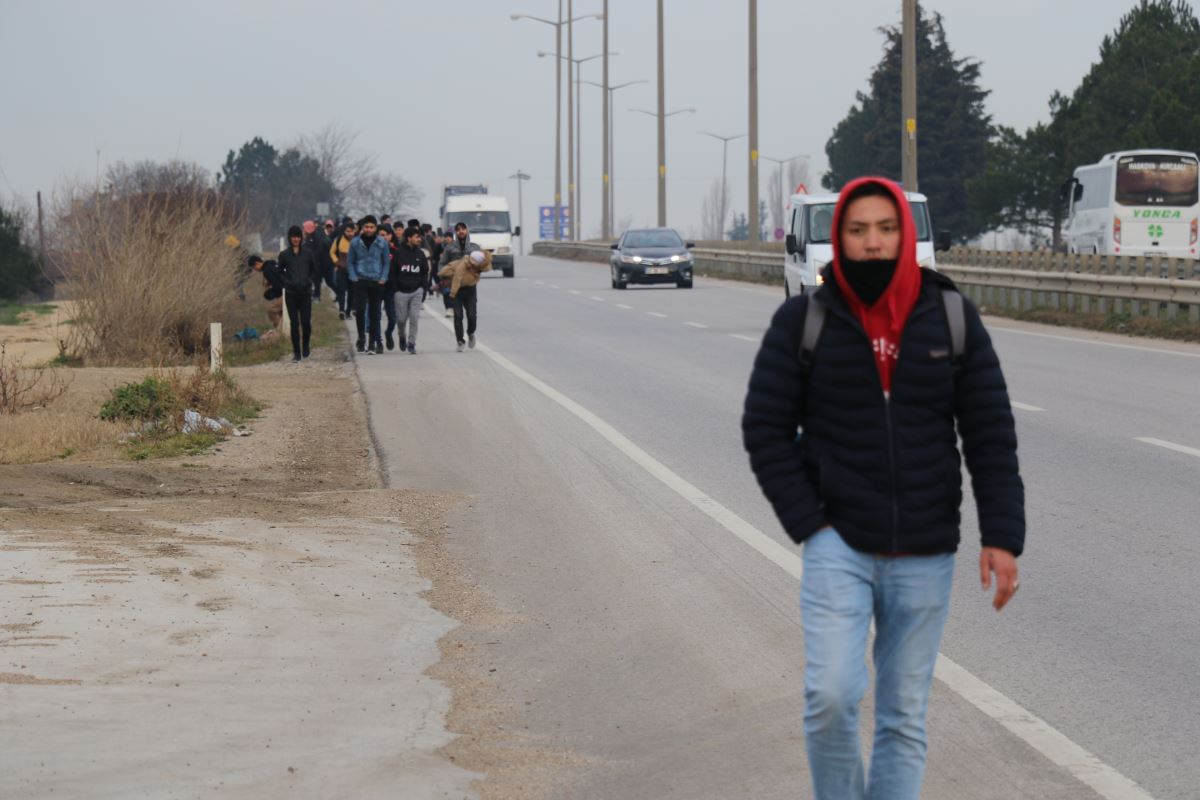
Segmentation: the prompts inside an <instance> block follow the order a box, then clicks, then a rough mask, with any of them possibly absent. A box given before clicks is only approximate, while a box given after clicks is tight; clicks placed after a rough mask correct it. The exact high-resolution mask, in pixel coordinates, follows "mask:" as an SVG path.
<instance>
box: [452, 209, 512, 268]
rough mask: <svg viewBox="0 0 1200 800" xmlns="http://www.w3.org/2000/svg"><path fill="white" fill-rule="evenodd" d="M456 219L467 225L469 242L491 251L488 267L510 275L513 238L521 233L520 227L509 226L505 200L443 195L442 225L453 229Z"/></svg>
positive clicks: (510, 224)
mask: <svg viewBox="0 0 1200 800" xmlns="http://www.w3.org/2000/svg"><path fill="white" fill-rule="evenodd" d="M460 222H465V223H466V224H467V230H468V231H469V232H470V234H471V241H472V242H474V243H475V244H477V245H479V246H480V247H482V248H483V249H484V250H487V251H488V252H489V253H491V254H492V269H494V270H497V271H499V272H502V273H504V277H506V278H511V277H512V276H513V269H514V266H515V264H514V259H513V242H512V240H513V237H514V236H520V235H521V227H520V226H519V225H518V226H517V228H516V230H514V229H513V227H512V218H511V216H509V213H508V200H506V199H505V198H503V197H500V196H498V195H494V194H459V195H450V196H449V197H447V198H446V211H445V218H444V219H443V220H442V226H443V228H444V229H445V230H448V231H453V230H454V226H455V225H457V224H458V223H460Z"/></svg>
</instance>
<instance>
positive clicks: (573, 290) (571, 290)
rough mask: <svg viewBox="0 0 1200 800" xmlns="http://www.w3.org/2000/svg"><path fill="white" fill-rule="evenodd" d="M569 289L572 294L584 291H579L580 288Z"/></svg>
mask: <svg viewBox="0 0 1200 800" xmlns="http://www.w3.org/2000/svg"><path fill="white" fill-rule="evenodd" d="M567 291H568V292H570V293H571V294H583V292H581V291H579V290H578V289H568V290H567Z"/></svg>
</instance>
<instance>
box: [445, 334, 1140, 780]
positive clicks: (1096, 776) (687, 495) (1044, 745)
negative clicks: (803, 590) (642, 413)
mask: <svg viewBox="0 0 1200 800" xmlns="http://www.w3.org/2000/svg"><path fill="white" fill-rule="evenodd" d="M431 313H433V312H431ZM651 313H654V312H651ZM434 317H435V319H437V320H438V321H439V322H440V323H441V324H442V325H443V326H444V327H446V328H448V329H451V330H453V328H452V326H451V324H450V323H449V322H447V321H446V319H445V317H442V316H440V315H438V314H436V313H434ZM477 349H478V350H480V351H482V352H483V353H484V354H485V355H486V356H487V357H488V358H490V359H492V361H494V362H496V364H497V365H498V366H499V367H501V368H502V369H504V370H505V371H507V372H509V373H510V374H512V375H513V376H514V377H516V378H518V379H519V380H521V381H523V382H524V383H525V384H526V385H528V386H529V387H530V388H532V389H534V390H535V391H537V392H538V393H540V394H542V395H543V396H545V397H546V398H548V399H549V400H551V401H553V402H555V403H557V404H558V405H559V406H561V407H562V408H563V409H565V410H566V411H567V412H569V413H570V414H572V415H573V416H575V417H576V418H578V419H579V420H580V421H581V422H583V423H584V424H585V425H587V426H588V427H589V428H591V429H592V430H594V431H595V432H596V433H598V434H600V436H602V437H603V438H604V439H605V440H606V441H608V443H609V444H611V445H612V446H613V447H615V448H617V450H618V451H620V452H621V453H622V454H623V455H624V456H626V457H627V458H628V459H629V460H630V461H632V462H634V463H635V464H637V465H638V466H640V467H641V468H642V469H644V470H646V472H648V473H650V475H652V476H653V477H655V478H657V479H658V480H659V481H661V482H662V483H663V484H665V485H666V486H667V487H668V488H669V489H671V490H672V491H674V492H675V493H676V494H678V495H679V496H680V497H682V498H683V499H685V500H687V501H688V502H689V503H691V504H692V505H693V506H695V507H696V508H697V509H698V510H699V511H701V512H702V513H704V514H706V515H707V516H708V517H710V518H711V519H712V520H713V521H715V522H716V523H717V524H719V525H720V526H721V527H723V528H725V530H727V531H729V532H730V533H732V534H733V535H734V536H736V537H737V538H739V539H741V540H742V541H743V542H744V543H746V544H747V545H749V546H750V547H751V548H753V549H754V550H755V551H757V552H758V553H759V554H760V555H763V556H765V557H766V558H767V559H768V560H770V561H771V562H772V563H773V564H775V565H776V566H778V567H780V568H781V569H783V571H784V572H786V573H788V574H789V575H791V576H792V577H793V578H796V579H797V580H799V579H800V576H801V574H802V571H803V567H802V564H803V561H802V560H801V558H800V555H799V554H798V553H796V552H795V551H794V550H789V549H788V548H786V547H784V546H783V545H781V544H779V542H776V541H775V540H774V539H772V538H771V537H770V536H767V535H766V534H765V533H763V532H762V531H760V530H759V529H758V528H755V527H754V526H753V525H751V524H750V523H749V522H747V521H746V520H744V519H742V518H741V517H739V516H738V515H737V514H735V513H734V512H733V511H731V510H729V509H728V508H726V507H725V506H723V505H721V504H720V503H718V502H717V501H716V500H714V499H713V498H711V497H709V496H708V495H707V494H705V493H704V492H702V491H700V489H698V488H697V487H695V486H693V485H692V484H691V483H688V482H687V481H686V480H684V479H683V478H682V477H680V476H679V475H677V474H675V473H674V472H672V471H671V470H670V469H669V468H668V467H667V466H666V465H665V464H663V463H662V462H660V461H658V460H657V459H655V458H654V457H653V456H651V455H650V454H649V453H647V452H646V451H645V450H642V449H641V448H640V447H638V446H637V445H636V444H634V443H633V442H632V441H631V440H630V439H629V438H627V437H626V436H625V435H624V434H622V433H621V432H620V431H618V430H617V429H616V428H614V427H613V426H612V425H610V424H608V423H607V422H605V421H604V420H603V419H601V418H600V417H598V416H596V415H595V414H593V413H592V412H591V411H588V410H587V409H586V408H584V407H583V406H581V405H580V404H579V403H576V402H575V401H574V400H572V399H571V398H569V397H567V396H566V395H564V394H563V393H562V392H559V391H558V390H557V389H555V388H553V387H552V386H550V385H548V384H546V383H544V382H542V381H541V380H539V379H538V378H535V377H534V376H533V375H530V374H529V373H528V372H526V371H525V370H523V369H521V368H520V367H518V366H517V365H516V364H514V363H513V362H511V361H509V360H508V359H507V358H505V357H504V356H502V355H500V354H499V353H497V352H496V351H495V350H493V349H492V348H490V347H488V346H487V345H485V344H480V345H479V346H478V348H477ZM934 676H935V677H936V678H937V679H938V680H940V681H941V682H942V683H943V684H945V685H946V686H947V687H948V688H949V689H950V690H951V691H953V692H954V693H955V694H957V695H958V696H960V697H962V698H963V699H964V700H966V701H967V702H968V703H970V704H971V705H973V706H975V707H976V708H977V709H979V710H980V711H982V712H983V713H984V714H986V715H987V716H988V717H991V718H992V719H994V720H995V721H996V722H998V723H999V724H1000V725H1002V726H1003V727H1004V728H1006V729H1007V730H1008V731H1009V732H1010V733H1012V734H1013V735H1014V736H1016V737H1017V738H1018V739H1020V740H1022V741H1023V742H1025V743H1026V744H1028V745H1029V746H1030V747H1032V748H1034V749H1035V750H1037V751H1038V752H1039V753H1041V754H1042V755H1044V756H1045V757H1046V758H1048V759H1049V760H1050V761H1052V762H1053V763H1055V764H1057V765H1058V766H1060V767H1062V768H1063V769H1065V770H1066V771H1067V772H1069V773H1070V774H1071V775H1072V776H1074V777H1075V779H1076V780H1078V781H1080V782H1081V783H1083V784H1085V785H1087V786H1089V787H1090V788H1091V789H1092V790H1094V791H1095V792H1096V794H1098V795H1100V797H1102V798H1104V800H1154V798H1153V797H1151V795H1150V794H1148V793H1147V792H1146V791H1145V790H1144V789H1142V787H1140V786H1138V785H1137V784H1136V783H1134V782H1133V781H1131V780H1130V779H1129V778H1126V777H1125V776H1124V775H1122V774H1121V773H1119V772H1117V771H1116V770H1115V769H1113V768H1112V767H1110V766H1108V765H1107V764H1105V763H1104V762H1103V761H1101V760H1100V759H1098V758H1096V756H1094V755H1092V754H1091V753H1090V752H1088V751H1087V750H1085V749H1084V748H1082V747H1080V746H1079V745H1077V744H1075V742H1073V741H1071V740H1070V739H1069V738H1067V736H1066V735H1065V734H1063V733H1062V732H1060V731H1059V730H1058V729H1056V728H1055V727H1054V726H1052V725H1051V724H1050V723H1048V722H1046V721H1045V720H1043V719H1041V718H1040V717H1038V716H1037V715H1036V714H1034V713H1032V712H1030V711H1029V710H1027V709H1025V708H1024V707H1022V706H1021V705H1019V704H1018V703H1016V702H1014V701H1013V700H1011V699H1009V698H1008V697H1007V696H1005V695H1003V694H1001V693H1000V692H998V691H997V690H995V689H993V688H992V687H991V686H989V685H988V684H987V683H985V682H984V681H982V680H980V679H979V678H977V677H975V676H974V675H972V674H971V673H970V672H968V671H967V670H966V669H964V668H963V667H961V666H959V665H958V664H957V663H956V662H954V661H953V660H951V659H950V658H948V657H946V656H944V655H942V654H941V653H938V657H937V664H936V665H935V667H934Z"/></svg>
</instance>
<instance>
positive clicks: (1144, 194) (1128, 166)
mask: <svg viewBox="0 0 1200 800" xmlns="http://www.w3.org/2000/svg"><path fill="white" fill-rule="evenodd" d="M1198 194H1200V164H1197V162H1196V159H1194V158H1190V157H1188V156H1153V155H1144V156H1128V157H1126V158H1122V159H1121V160H1120V162H1118V164H1117V196H1116V199H1117V202H1118V203H1119V204H1121V205H1123V206H1177V207H1178V206H1194V205H1196V202H1197V199H1200V198H1198V196H1197V195H1198Z"/></svg>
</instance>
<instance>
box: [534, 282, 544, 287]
mask: <svg viewBox="0 0 1200 800" xmlns="http://www.w3.org/2000/svg"><path fill="white" fill-rule="evenodd" d="M534 283H535V284H536V285H538V286H545V285H546V282H545V281H534Z"/></svg>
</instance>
